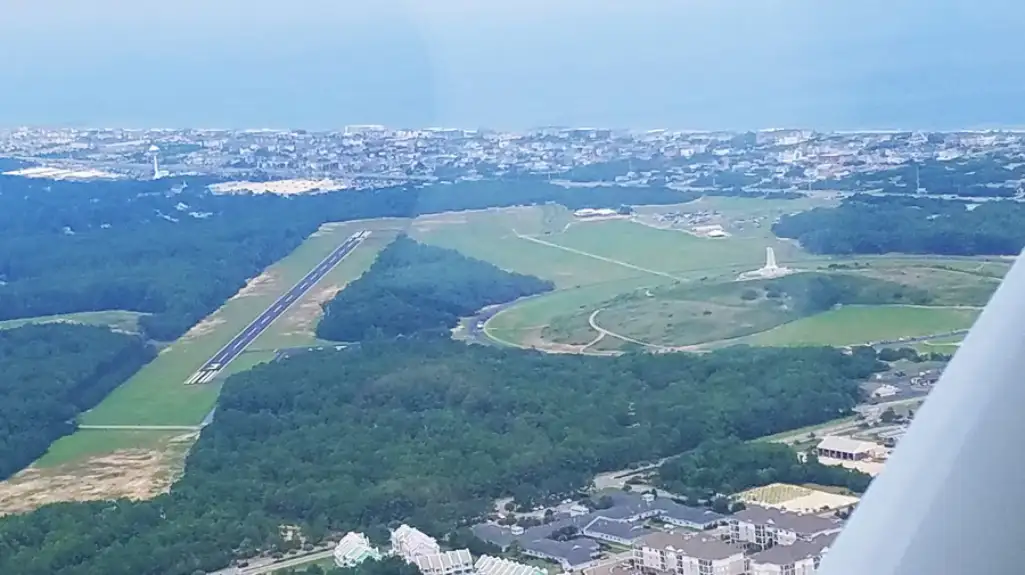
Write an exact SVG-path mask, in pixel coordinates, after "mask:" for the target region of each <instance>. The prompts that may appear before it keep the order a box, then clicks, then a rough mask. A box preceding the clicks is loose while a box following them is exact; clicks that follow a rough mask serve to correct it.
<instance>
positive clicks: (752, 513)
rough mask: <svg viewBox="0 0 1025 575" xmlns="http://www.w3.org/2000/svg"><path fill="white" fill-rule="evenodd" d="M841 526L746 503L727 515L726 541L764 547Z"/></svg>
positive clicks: (808, 538) (834, 521) (837, 522)
mask: <svg viewBox="0 0 1025 575" xmlns="http://www.w3.org/2000/svg"><path fill="white" fill-rule="evenodd" d="M842 527H843V523H842V522H841V521H840V520H838V519H830V518H826V517H820V516H818V515H810V514H804V513H793V512H790V511H784V510H782V509H776V508H774V507H762V506H759V505H750V504H749V505H748V506H747V509H744V510H743V511H739V512H737V513H736V514H734V515H733V516H732V517H731V518H730V533H729V541H730V542H731V543H735V544H745V545H750V546H752V547H755V548H756V549H760V550H764V549H769V548H771V547H774V546H776V545H793V544H794V543H795V542H797V541H811V540H812V539H814V538H816V537H819V536H822V535H830V534H834V533H839V532H840V529H841V528H842Z"/></svg>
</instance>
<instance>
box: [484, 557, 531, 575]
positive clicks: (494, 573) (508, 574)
mask: <svg viewBox="0 0 1025 575" xmlns="http://www.w3.org/2000/svg"><path fill="white" fill-rule="evenodd" d="M474 568H475V569H476V570H477V573H478V574H479V575H546V573H547V572H546V571H545V570H544V569H541V568H539V567H534V566H533V565H524V564H523V563H517V562H515V561H510V560H508V559H502V558H500V557H491V556H490V555H481V556H480V557H479V558H478V559H477V562H476V563H475V564H474Z"/></svg>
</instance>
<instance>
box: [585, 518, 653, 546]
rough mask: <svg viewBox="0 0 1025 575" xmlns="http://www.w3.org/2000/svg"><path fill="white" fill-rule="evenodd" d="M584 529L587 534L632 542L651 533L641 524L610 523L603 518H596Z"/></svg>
mask: <svg viewBox="0 0 1025 575" xmlns="http://www.w3.org/2000/svg"><path fill="white" fill-rule="evenodd" d="M584 529H585V530H586V531H587V532H589V533H596V534H599V535H607V536H609V537H614V538H617V539H624V540H627V541H633V540H634V539H638V538H640V537H644V536H645V535H649V534H651V533H653V531H652V530H651V529H648V528H647V527H645V526H644V524H643V523H624V522H622V521H610V520H608V519H605V518H604V517H598V518H597V519H594V520H593V521H591V522H590V523H588V524H587V526H586V527H584Z"/></svg>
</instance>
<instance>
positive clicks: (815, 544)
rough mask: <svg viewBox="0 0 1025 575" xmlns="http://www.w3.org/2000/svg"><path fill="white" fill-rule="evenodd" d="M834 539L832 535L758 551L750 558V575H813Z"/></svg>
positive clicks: (834, 535) (834, 536)
mask: <svg viewBox="0 0 1025 575" xmlns="http://www.w3.org/2000/svg"><path fill="white" fill-rule="evenodd" d="M835 539H836V534H835V533H834V534H832V535H822V536H819V537H816V538H814V539H812V540H811V541H797V542H796V543H794V544H793V545H777V546H775V547H773V548H771V549H766V550H765V551H759V552H758V553H755V554H754V555H752V556H751V573H750V575H814V574H815V572H816V571H817V570H818V568H819V562H820V561H822V557H823V555H825V554H826V552H827V551H828V550H829V546H830V545H832V544H833V541H834V540H835Z"/></svg>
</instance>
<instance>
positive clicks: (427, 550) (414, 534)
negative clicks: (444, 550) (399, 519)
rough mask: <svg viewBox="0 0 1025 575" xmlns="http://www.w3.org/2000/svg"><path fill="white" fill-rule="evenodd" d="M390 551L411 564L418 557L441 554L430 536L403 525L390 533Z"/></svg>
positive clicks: (439, 548)
mask: <svg viewBox="0 0 1025 575" xmlns="http://www.w3.org/2000/svg"><path fill="white" fill-rule="evenodd" d="M391 551H392V553H393V554H395V555H398V556H399V557H402V558H403V559H405V560H406V561H409V562H411V563H412V562H413V558H414V557H417V556H419V555H436V554H438V553H441V547H439V546H438V542H437V541H436V540H435V539H434V538H433V537H431V536H430V535H427V534H426V533H424V532H422V531H420V530H419V529H416V528H413V527H410V526H409V525H406V524H404V523H403V524H402V525H400V526H399V528H398V529H396V530H394V531H392V533H391Z"/></svg>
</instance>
